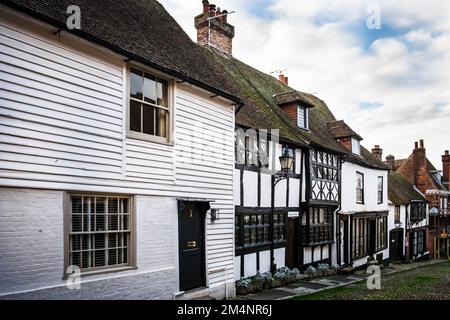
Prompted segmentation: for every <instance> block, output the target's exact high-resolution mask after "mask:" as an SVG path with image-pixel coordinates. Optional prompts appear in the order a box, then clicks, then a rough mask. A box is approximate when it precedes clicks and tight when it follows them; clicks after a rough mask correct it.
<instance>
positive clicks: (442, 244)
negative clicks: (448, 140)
mask: <svg viewBox="0 0 450 320" xmlns="http://www.w3.org/2000/svg"><path fill="white" fill-rule="evenodd" d="M386 164H387V165H388V166H389V167H390V168H391V169H392V170H393V171H395V172H397V173H398V174H400V175H402V176H403V177H404V178H405V179H406V180H408V181H409V183H411V184H412V185H414V187H415V188H417V189H418V190H419V191H420V192H421V193H422V194H424V195H426V198H427V200H428V202H429V207H430V218H429V219H430V221H429V232H428V237H427V239H428V241H427V248H428V250H429V251H430V252H432V253H433V256H434V257H439V253H442V254H443V253H444V252H445V251H446V245H447V243H448V242H447V241H446V240H447V239H448V234H449V232H450V217H449V213H450V207H449V206H450V204H449V203H450V201H449V199H450V191H449V184H448V181H449V170H450V155H449V152H448V150H447V151H445V154H444V155H443V156H442V169H443V170H442V171H439V170H437V169H436V167H435V166H434V165H433V164H432V163H431V162H430V160H428V158H427V156H426V149H425V146H424V142H423V140H420V141H419V142H415V144H414V149H413V152H412V154H411V155H410V156H409V157H408V158H407V159H395V157H394V156H392V155H388V156H387V157H386Z"/></svg>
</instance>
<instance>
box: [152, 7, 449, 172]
mask: <svg viewBox="0 0 450 320" xmlns="http://www.w3.org/2000/svg"><path fill="white" fill-rule="evenodd" d="M160 2H161V3H162V4H163V5H164V6H165V8H166V9H167V10H168V11H169V13H171V14H172V16H173V17H174V18H175V19H176V20H177V22H178V23H179V24H180V25H181V26H182V27H183V29H184V30H185V31H186V32H187V33H188V34H189V35H190V37H191V38H192V39H196V30H195V28H194V22H193V21H194V16H196V15H197V14H199V13H200V12H201V8H202V6H201V1H200V0H198V1H197V0H195V1H182V0H160ZM211 2H212V1H211ZM214 3H215V4H217V5H218V6H219V7H221V8H222V9H227V10H228V11H233V10H235V11H236V13H235V14H233V15H231V16H230V17H229V22H230V23H232V24H233V25H234V26H235V27H236V36H235V39H234V42H233V50H234V55H235V56H236V57H237V58H238V59H240V60H242V61H244V62H246V63H248V64H250V65H252V66H254V67H256V68H258V69H260V70H262V71H264V72H266V73H269V72H270V71H273V70H280V69H285V68H287V69H288V71H287V75H288V76H289V81H290V85H292V86H293V87H295V88H297V89H299V90H302V91H306V92H311V93H315V94H316V95H317V96H318V97H320V98H321V99H323V100H324V101H325V102H326V103H327V104H328V106H329V107H330V109H331V110H332V111H333V113H334V114H335V116H336V117H337V118H338V119H345V120H346V122H347V123H348V124H349V125H350V126H352V127H353V129H354V130H355V131H357V132H358V133H359V134H360V135H361V136H363V137H364V141H363V144H364V145H365V146H366V147H368V148H371V147H372V146H373V145H374V144H380V145H381V146H382V148H384V154H385V155H387V154H389V153H391V154H394V155H395V156H396V157H397V158H402V157H407V156H408V155H409V154H410V153H411V150H412V147H413V145H414V141H417V140H418V139H422V138H423V139H425V144H426V147H427V155H428V157H429V158H430V159H431V161H432V162H433V163H434V164H435V166H437V167H438V168H440V167H441V165H442V164H441V160H440V155H441V154H442V153H443V151H444V149H449V148H450V107H449V106H450V90H449V88H450V72H448V70H450V19H448V13H450V2H449V1H441V0H428V1H426V2H424V1H422V0H410V1H392V0H379V1H360V0H345V1H344V0H340V1H339V0H315V1H310V0H298V1H291V0H258V1H254V0H244V1H243V0H239V1H238V0H227V1H224V0H217V1H215V2H214ZM371 5H376V6H379V8H380V13H381V29H379V30H377V29H374V30H369V29H368V28H367V26H366V20H367V18H368V13H367V8H368V7H369V6H371Z"/></svg>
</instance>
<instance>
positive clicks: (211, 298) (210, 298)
mask: <svg viewBox="0 0 450 320" xmlns="http://www.w3.org/2000/svg"><path fill="white" fill-rule="evenodd" d="M192 300H216V298H214V297H211V296H204V297H198V298H194V299H192Z"/></svg>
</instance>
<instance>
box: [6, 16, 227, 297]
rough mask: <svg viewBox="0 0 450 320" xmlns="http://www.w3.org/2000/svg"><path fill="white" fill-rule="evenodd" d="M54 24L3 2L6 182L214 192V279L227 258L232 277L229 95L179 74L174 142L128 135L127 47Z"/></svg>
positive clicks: (210, 243) (202, 195)
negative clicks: (216, 94) (123, 52)
mask: <svg viewBox="0 0 450 320" xmlns="http://www.w3.org/2000/svg"><path fill="white" fill-rule="evenodd" d="M53 31H54V28H51V27H49V26H47V25H45V24H42V23H40V22H39V23H38V22H33V20H31V19H29V18H28V19H26V20H25V19H23V17H22V16H21V15H19V14H16V13H14V12H12V11H10V10H9V9H5V8H3V7H0V39H1V41H0V57H1V59H0V61H1V62H0V187H14V188H27V189H28V188H36V189H45V190H55V191H57V192H58V191H77V192H81V193H83V192H85V193H89V192H101V193H112V194H115V193H120V194H129V195H142V196H144V195H147V196H156V197H159V198H161V197H167V198H168V199H169V200H170V201H174V200H173V199H175V198H183V199H185V198H190V199H207V200H210V201H212V204H211V207H212V208H216V209H219V210H220V211H219V216H220V219H219V220H217V221H215V222H214V223H211V221H210V216H209V214H207V219H206V231H205V233H206V264H207V267H206V271H207V278H208V285H209V287H210V288H219V287H222V286H224V284H225V281H224V274H223V273H215V272H212V271H213V270H214V269H217V268H222V267H227V268H228V269H227V270H228V271H227V277H226V278H227V279H228V281H229V282H230V283H232V282H233V257H234V231H233V228H234V205H233V168H234V107H232V106H231V104H232V103H231V102H230V101H225V100H223V99H221V98H214V99H212V98H210V97H211V94H210V93H207V92H204V91H202V90H200V89H197V88H195V87H192V86H190V85H187V84H175V83H176V81H175V79H173V82H174V90H173V91H174V95H173V100H174V110H173V114H174V132H173V135H172V140H173V144H170V145H161V144H156V143H151V142H147V141H141V140H134V139H129V138H127V136H126V129H125V128H126V110H127V108H126V105H127V99H128V97H127V90H126V78H125V75H126V64H125V62H124V59H125V58H126V57H120V56H118V55H115V54H113V53H112V52H110V51H107V50H105V49H103V48H100V47H97V46H95V45H92V44H90V43H88V42H86V41H82V40H79V39H77V38H75V37H72V36H70V35H68V34H67V33H65V32H62V33H61V34H59V35H54V34H53ZM169 78H170V77H169ZM216 159H219V160H220V161H218V162H217V161H216ZM164 201H166V200H164ZM155 210H156V209H155ZM17 214H20V213H19V212H18V213H17ZM59 214H62V212H59ZM149 214H150V215H151V214H152V212H149ZM154 214H155V215H158V212H157V211H155V212H154ZM5 219H6V218H5ZM10 219H12V220H14V219H15V217H14V216H13V214H10ZM4 223H8V221H7V219H6V220H4ZM142 223H145V221H143V222H142ZM172 223H174V221H172ZM174 225H175V226H176V228H177V223H174ZM138 228H139V226H138ZM175 230H177V229H175ZM166 231H167V230H166ZM172 231H173V230H172ZM176 235H177V232H176V233H174V234H170V235H168V236H170V239H174V238H176ZM61 245H62V244H61ZM143 249H144V248H138V251H139V250H143ZM173 249H174V248H173V247H171V248H170V250H173ZM175 254H178V251H176V252H175ZM138 259H139V257H138ZM142 261H143V263H147V262H146V260H145V259H144V260H142ZM172 262H173V261H172ZM61 263H62V261H61ZM172 265H173V263H172ZM172 267H173V266H172ZM62 272H63V270H58V277H60V276H61V275H62ZM169 273H170V277H169V278H170V279H173V278H174V275H173V274H172V273H171V272H169ZM169 273H168V274H169ZM113 275H114V274H110V275H105V278H108V277H111V278H112V277H113ZM176 277H177V276H176ZM176 277H175V278H176ZM173 281H175V280H173ZM168 283H170V284H171V283H172V280H170V281H168ZM30 285H32V286H34V287H36V288H37V287H39V286H40V284H32V283H30ZM177 286H178V284H177Z"/></svg>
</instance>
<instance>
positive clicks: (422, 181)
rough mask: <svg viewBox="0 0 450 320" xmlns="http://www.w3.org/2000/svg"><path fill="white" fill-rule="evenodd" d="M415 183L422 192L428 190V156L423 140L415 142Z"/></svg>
mask: <svg viewBox="0 0 450 320" xmlns="http://www.w3.org/2000/svg"><path fill="white" fill-rule="evenodd" d="M412 156H413V166H414V167H413V168H414V185H415V186H416V187H417V188H418V189H419V190H420V191H421V192H422V193H425V192H426V183H427V182H426V179H427V175H428V172H427V156H426V152H425V146H424V144H423V140H420V142H419V143H417V142H415V143H414V150H413V154H412Z"/></svg>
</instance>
